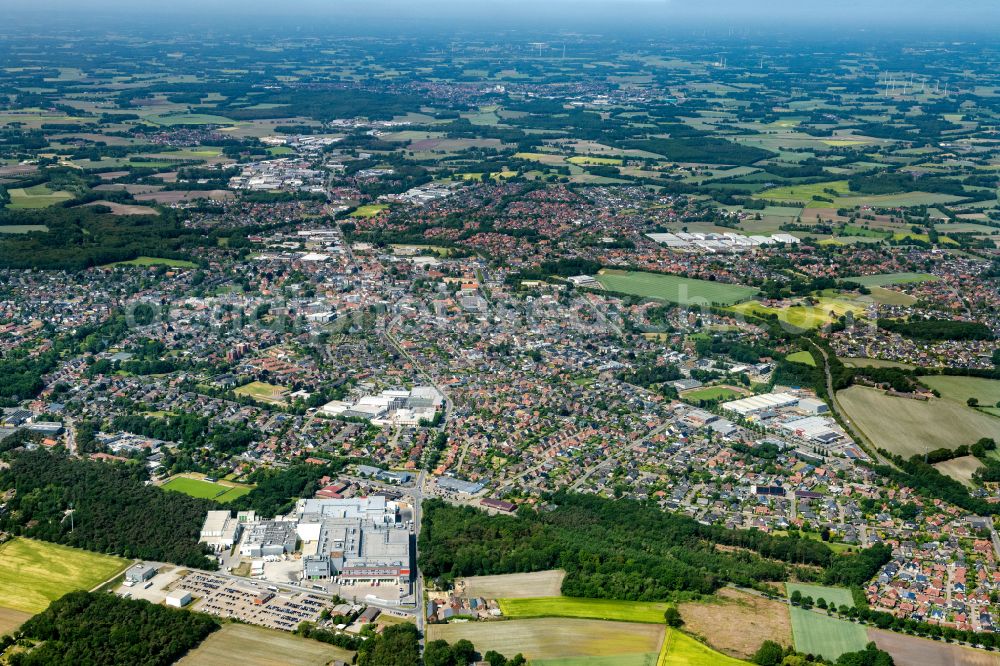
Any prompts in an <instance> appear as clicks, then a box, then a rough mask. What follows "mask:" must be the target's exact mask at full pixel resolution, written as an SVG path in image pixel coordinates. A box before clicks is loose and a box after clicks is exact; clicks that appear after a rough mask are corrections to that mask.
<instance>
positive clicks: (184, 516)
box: [0, 450, 215, 569]
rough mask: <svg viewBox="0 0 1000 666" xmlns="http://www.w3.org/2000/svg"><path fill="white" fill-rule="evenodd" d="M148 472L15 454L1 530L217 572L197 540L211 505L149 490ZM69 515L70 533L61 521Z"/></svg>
mask: <svg viewBox="0 0 1000 666" xmlns="http://www.w3.org/2000/svg"><path fill="white" fill-rule="evenodd" d="M145 481H146V476H145V469H144V468H143V467H141V466H139V465H135V464H108V463H100V462H93V461H90V460H80V459H74V458H69V457H68V456H66V455H63V454H58V453H49V452H48V451H44V450H37V451H20V452H16V453H14V454H12V461H11V466H10V469H7V470H3V471H0V489H2V490H7V489H11V488H13V489H15V490H16V491H17V492H16V495H15V496H14V498H13V499H11V500H10V501H9V502H8V505H7V509H8V510H7V512H6V513H4V514H3V515H2V516H0V530H5V531H9V532H12V533H14V534H19V535H24V536H29V537H33V538H36V539H44V540H46V541H52V542H55V543H61V544H66V545H69V546H75V547H77V548H84V549H86V550H92V551H95V552H98V553H114V554H116V555H121V556H124V557H129V558H133V557H134V558H140V559H146V560H155V561H159V562H173V563H175V564H180V565H184V566H191V567H199V568H203V569H214V568H215V564H214V562H213V561H212V560H209V559H208V558H207V557H205V554H204V551H203V549H202V547H201V546H200V545H199V544H198V536H199V532H200V530H201V526H202V523H203V522H204V520H205V512H206V511H208V510H209V509H212V508H214V507H215V505H214V504H213V503H212V502H210V501H208V500H202V499H197V498H194V497H188V496H187V495H183V494H181V493H173V492H166V491H163V490H161V489H159V488H156V487H154V486H147V485H146V483H145ZM70 508H72V509H73V520H72V525H71V522H70V521H67V520H65V518H66V515H67V513H66V512H67V510H69V509H70Z"/></svg>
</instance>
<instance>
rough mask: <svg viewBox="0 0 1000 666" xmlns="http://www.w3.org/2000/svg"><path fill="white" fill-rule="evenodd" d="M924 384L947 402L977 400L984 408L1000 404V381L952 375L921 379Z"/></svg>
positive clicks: (964, 402) (931, 376) (962, 402)
mask: <svg viewBox="0 0 1000 666" xmlns="http://www.w3.org/2000/svg"><path fill="white" fill-rule="evenodd" d="M920 381H922V382H923V383H924V384H927V386H929V387H931V388H932V389H936V390H937V391H938V392H939V393H940V394H941V397H942V398H944V399H945V400H953V401H955V402H958V403H961V404H962V405H965V404H967V403H966V401H967V400H968V399H969V398H976V399H978V400H979V404H980V405H983V406H984V407H993V406H995V405H996V404H997V403H998V402H1000V380H998V379H986V378H985V377H952V376H951V375H930V376H923V377H921V378H920Z"/></svg>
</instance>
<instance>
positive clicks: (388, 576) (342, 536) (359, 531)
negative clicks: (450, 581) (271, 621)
mask: <svg viewBox="0 0 1000 666" xmlns="http://www.w3.org/2000/svg"><path fill="white" fill-rule="evenodd" d="M295 511H296V514H297V516H298V526H297V533H298V536H299V538H300V539H301V540H302V554H303V577H304V578H307V579H310V580H322V579H326V578H330V577H331V576H334V575H336V576H337V577H338V579H339V581H340V583H341V584H342V585H371V584H376V583H382V584H391V585H404V586H407V587H408V586H409V585H410V580H411V572H412V564H411V557H412V555H411V547H410V539H411V535H410V530H409V529H408V528H407V526H406V525H405V524H403V523H401V522H399V505H398V504H396V503H395V502H390V501H387V500H386V498H385V497H381V496H371V497H365V498H358V499H306V500H299V502H298V504H297V505H296V507H295Z"/></svg>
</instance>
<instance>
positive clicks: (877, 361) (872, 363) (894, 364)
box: [840, 357, 916, 370]
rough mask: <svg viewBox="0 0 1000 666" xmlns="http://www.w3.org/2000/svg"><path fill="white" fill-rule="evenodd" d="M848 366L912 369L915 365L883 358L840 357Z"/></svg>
mask: <svg viewBox="0 0 1000 666" xmlns="http://www.w3.org/2000/svg"><path fill="white" fill-rule="evenodd" d="M840 360H841V361H842V362H843V364H844V365H846V366H847V367H848V368H906V369H908V370H912V369H913V368H915V367H916V366H915V365H910V364H909V363H900V362H899V361H886V360H885V359H881V358H850V357H844V358H842V359H840Z"/></svg>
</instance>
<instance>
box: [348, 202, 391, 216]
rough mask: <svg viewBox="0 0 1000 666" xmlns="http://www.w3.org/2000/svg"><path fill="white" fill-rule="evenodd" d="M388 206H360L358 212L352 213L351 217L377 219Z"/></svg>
mask: <svg viewBox="0 0 1000 666" xmlns="http://www.w3.org/2000/svg"><path fill="white" fill-rule="evenodd" d="M388 207H389V206H387V205H386V204H368V205H365V206H358V208H357V210H355V211H354V212H353V213H351V217H375V216H376V215H378V214H379V213H381V212H382V211H384V210H385V209H386V208H388Z"/></svg>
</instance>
